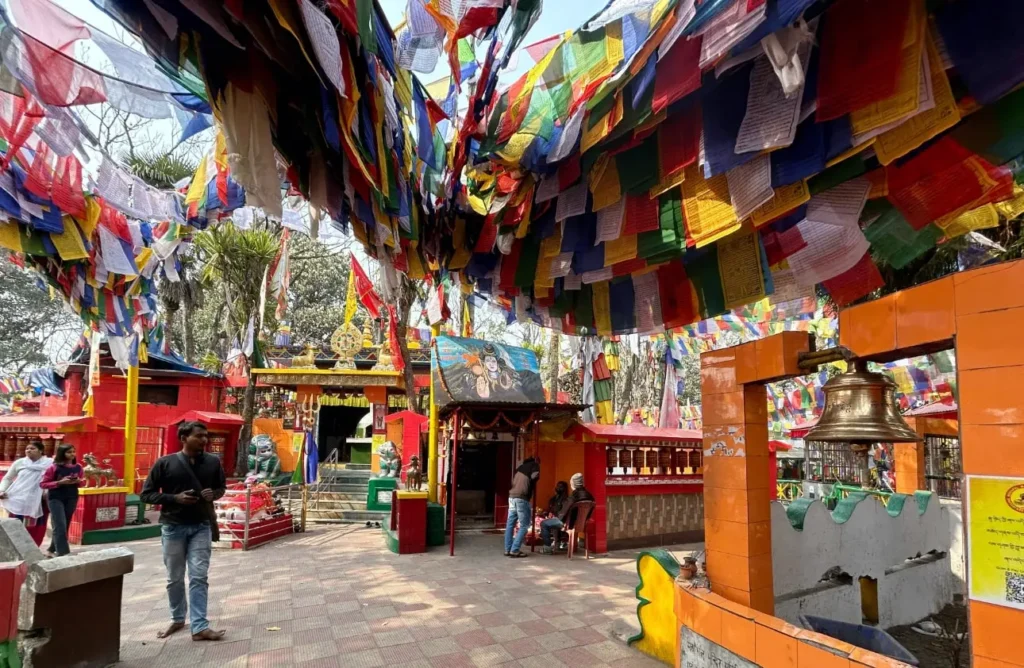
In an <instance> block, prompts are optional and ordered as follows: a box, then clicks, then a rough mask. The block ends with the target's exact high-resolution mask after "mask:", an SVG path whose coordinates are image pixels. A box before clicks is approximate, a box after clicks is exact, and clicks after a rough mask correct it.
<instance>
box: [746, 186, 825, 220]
mask: <svg viewBox="0 0 1024 668" xmlns="http://www.w3.org/2000/svg"><path fill="white" fill-rule="evenodd" d="M810 199H811V191H810V190H808V189H807V181H798V182H797V183H791V184H789V185H788V186H782V187H780V188H776V189H775V197H773V198H772V200H771V201H770V202H767V203H765V204H762V205H761V206H759V207H758V208H757V209H756V210H755V211H754V213H752V214H750V220H751V222H753V223H754V227H760V226H761V225H764V224H765V223H767V222H769V221H772V220H775V219H776V218H778V217H779V216H781V215H782V214H784V213H786V212H788V211H792V210H793V209H795V208H797V207H798V206H800V205H801V204H805V203H806V202H807V201H808V200H810Z"/></svg>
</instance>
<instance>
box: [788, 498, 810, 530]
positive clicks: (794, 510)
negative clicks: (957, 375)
mask: <svg viewBox="0 0 1024 668" xmlns="http://www.w3.org/2000/svg"><path fill="white" fill-rule="evenodd" d="M812 503H814V499H808V498H806V497H801V498H799V499H794V500H793V501H791V502H790V504H789V506H788V507H787V508H786V519H788V520H789V523H790V524H792V525H793V528H794V529H796V530H797V531H803V530H804V517H806V516H807V509H808V508H810V507H811V504H812Z"/></svg>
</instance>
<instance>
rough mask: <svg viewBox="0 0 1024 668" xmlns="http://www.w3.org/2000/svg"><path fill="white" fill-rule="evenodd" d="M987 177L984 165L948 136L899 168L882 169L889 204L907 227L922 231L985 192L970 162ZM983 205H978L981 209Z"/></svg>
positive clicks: (979, 197) (988, 167)
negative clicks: (887, 189) (887, 183)
mask: <svg viewBox="0 0 1024 668" xmlns="http://www.w3.org/2000/svg"><path fill="white" fill-rule="evenodd" d="M972 161H974V164H975V165H977V166H980V167H982V168H983V169H984V170H985V171H986V172H988V173H989V174H990V175H992V174H993V173H995V172H996V170H995V168H994V167H992V165H990V164H989V163H988V162H986V161H985V160H983V159H982V158H981V157H979V156H977V155H975V154H974V153H971V152H970V151H969V150H968V149H966V148H964V147H963V146H961V145H960V144H958V143H957V142H956V141H955V140H954V139H952V138H951V137H948V136H947V137H943V138H942V139H941V140H939V141H938V142H936V143H935V144H932V145H931V146H929V147H928V148H927V149H925V150H924V151H922V152H921V153H919V154H917V155H916V156H914V157H913V158H911V159H910V160H908V161H907V162H905V163H903V164H902V165H897V164H895V163H894V164H891V165H889V166H888V167H886V176H887V177H888V180H889V201H891V202H892V203H893V205H894V206H895V207H896V208H897V209H899V210H900V213H902V214H903V217H904V218H906V219H907V222H908V223H910V226H911V227H913V228H914V229H915V230H920V229H923V228H924V227H926V226H928V225H929V224H930V223H932V222H934V221H936V220H938V219H939V218H941V217H942V216H944V215H946V214H948V213H952V212H953V211H956V210H957V209H960V208H961V207H964V206H966V205H968V204H970V203H972V202H975V201H979V200H982V199H983V196H984V195H985V192H986V189H985V187H984V186H983V185H982V183H981V181H980V179H979V178H978V173H977V172H976V171H975V170H974V169H972V167H971V162H972ZM985 203H986V202H984V201H982V202H980V203H979V204H978V206H981V205H982V204H985Z"/></svg>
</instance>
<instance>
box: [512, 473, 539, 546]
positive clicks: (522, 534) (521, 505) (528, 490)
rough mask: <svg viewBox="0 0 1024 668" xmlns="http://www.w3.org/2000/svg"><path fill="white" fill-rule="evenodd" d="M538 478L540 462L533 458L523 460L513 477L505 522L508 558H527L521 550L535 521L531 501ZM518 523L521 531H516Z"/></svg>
mask: <svg viewBox="0 0 1024 668" xmlns="http://www.w3.org/2000/svg"><path fill="white" fill-rule="evenodd" d="M538 478H540V462H539V461H537V460H536V459H534V458H533V457H529V458H527V459H525V460H523V463H522V464H520V465H519V468H517V469H516V472H515V475H513V476H512V488H511V489H510V490H509V491H508V520H507V521H506V522H505V556H506V557H514V558H516V559H521V558H523V557H525V556H526V553H525V552H522V551H521V550H520V549H519V548H520V547H522V545H523V539H524V538H526V531H527V530H528V529H529V528H530V522H531V521H532V520H533V513H532V509H531V508H530V501H531V500H533V488H534V486H535V485H536V484H537V479H538ZM516 522H518V523H519V531H516V530H515V528H516ZM513 534H514V535H513Z"/></svg>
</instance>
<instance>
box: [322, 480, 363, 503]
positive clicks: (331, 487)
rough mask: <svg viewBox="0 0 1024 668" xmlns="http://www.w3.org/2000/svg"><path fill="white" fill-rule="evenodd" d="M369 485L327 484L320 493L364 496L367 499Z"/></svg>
mask: <svg viewBox="0 0 1024 668" xmlns="http://www.w3.org/2000/svg"><path fill="white" fill-rule="evenodd" d="M366 491H367V485H354V484H351V483H333V482H332V483H327V484H325V485H323V486H322V487H321V488H320V492H337V493H346V494H362V495H363V498H364V499H365V498H366ZM318 493H319V492H318Z"/></svg>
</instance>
